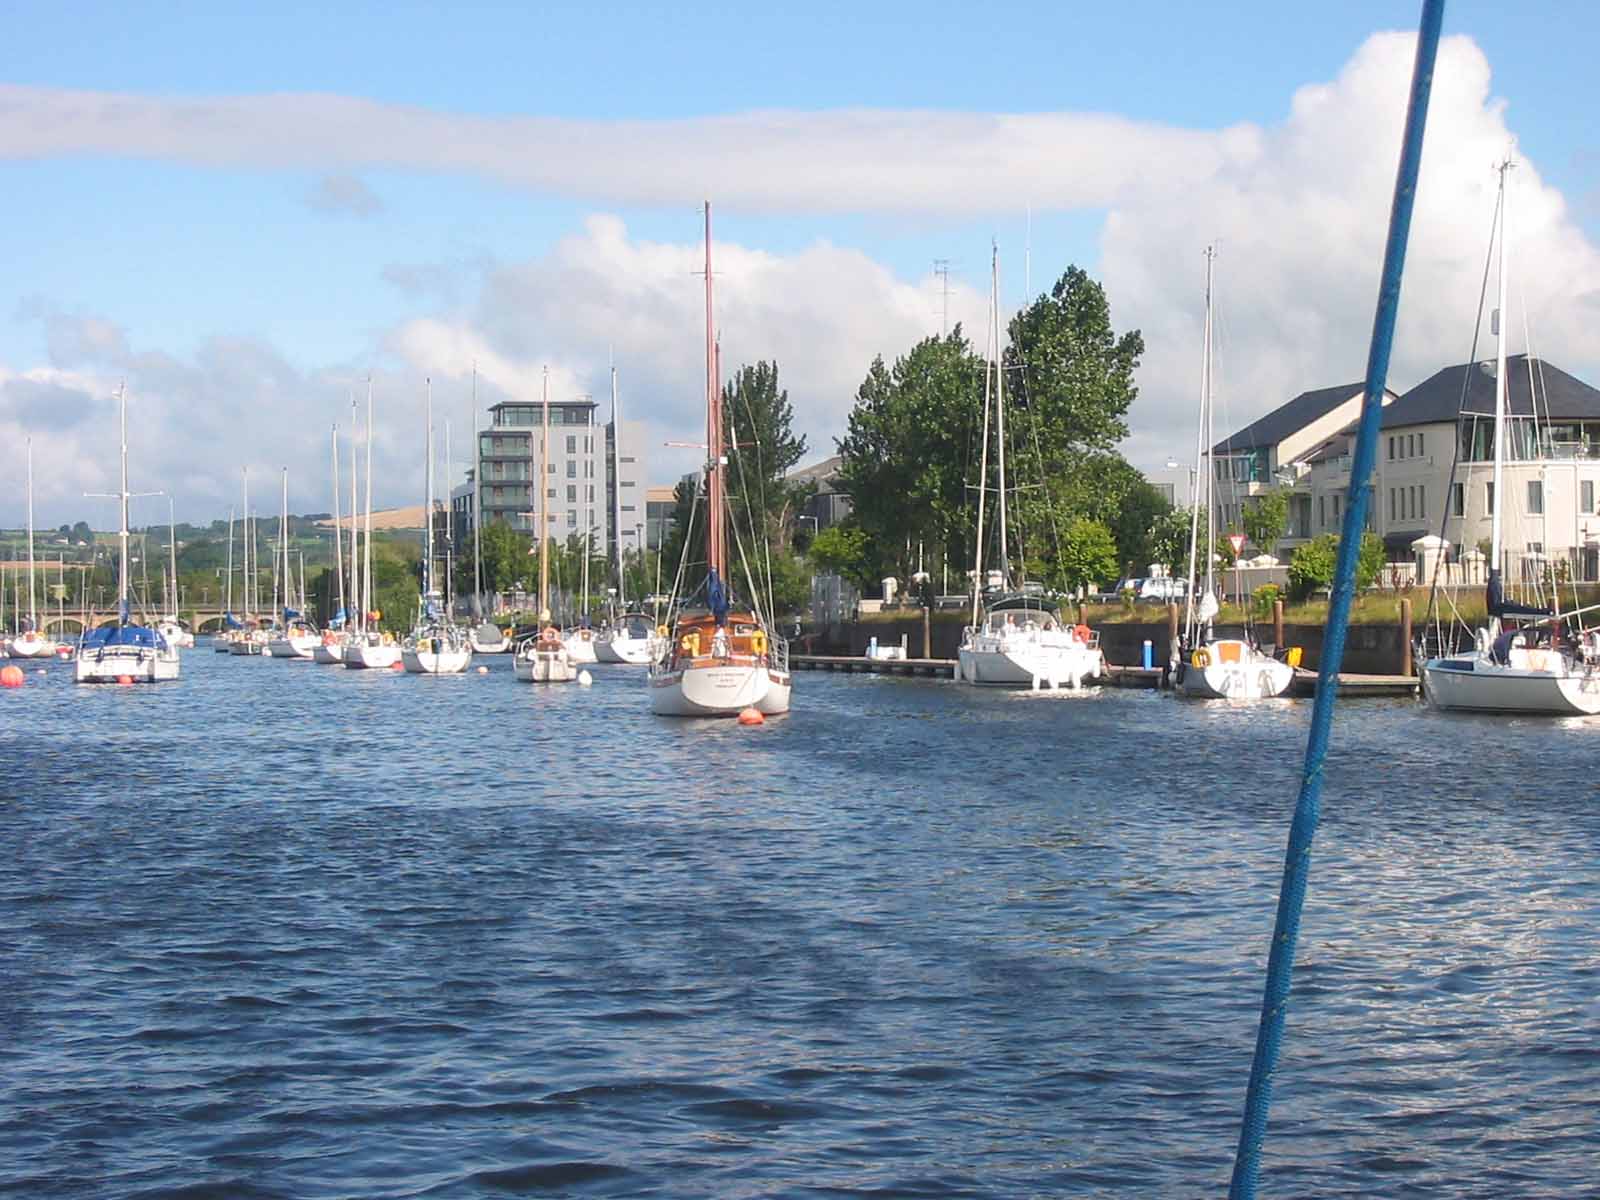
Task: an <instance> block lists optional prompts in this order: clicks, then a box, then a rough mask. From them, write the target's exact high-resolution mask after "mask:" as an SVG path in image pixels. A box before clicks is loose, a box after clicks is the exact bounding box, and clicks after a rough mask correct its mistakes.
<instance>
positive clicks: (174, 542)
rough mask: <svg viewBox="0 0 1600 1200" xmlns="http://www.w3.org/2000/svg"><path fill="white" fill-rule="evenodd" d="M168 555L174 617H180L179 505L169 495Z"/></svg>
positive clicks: (175, 618) (174, 618)
mask: <svg viewBox="0 0 1600 1200" xmlns="http://www.w3.org/2000/svg"><path fill="white" fill-rule="evenodd" d="M167 556H168V558H169V559H170V560H171V567H172V619H173V620H174V621H176V620H177V619H178V507H177V505H176V504H174V503H173V500H172V497H171V496H168V497H167Z"/></svg>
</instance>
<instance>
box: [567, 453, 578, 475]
mask: <svg viewBox="0 0 1600 1200" xmlns="http://www.w3.org/2000/svg"><path fill="white" fill-rule="evenodd" d="M577 477H578V460H577V459H575V458H569V459H567V478H568V479H576V478H577Z"/></svg>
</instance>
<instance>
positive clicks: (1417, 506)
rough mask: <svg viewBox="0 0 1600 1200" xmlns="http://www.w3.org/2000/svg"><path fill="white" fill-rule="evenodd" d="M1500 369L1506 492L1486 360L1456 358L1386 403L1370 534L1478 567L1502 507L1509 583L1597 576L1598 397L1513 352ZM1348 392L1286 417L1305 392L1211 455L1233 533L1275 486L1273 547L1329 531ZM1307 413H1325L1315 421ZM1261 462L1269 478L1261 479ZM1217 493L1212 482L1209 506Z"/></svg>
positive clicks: (1346, 447)
mask: <svg viewBox="0 0 1600 1200" xmlns="http://www.w3.org/2000/svg"><path fill="white" fill-rule="evenodd" d="M1506 365H1507V382H1508V387H1507V413H1508V420H1507V436H1506V442H1507V445H1506V452H1505V456H1504V457H1505V462H1504V465H1503V467H1502V479H1501V492H1502V496H1500V497H1497V496H1496V495H1495V493H1494V487H1493V472H1494V463H1493V460H1494V394H1495V380H1494V371H1495V364H1494V363H1493V362H1492V361H1490V362H1480V363H1466V364H1458V365H1456V366H1452V367H1446V368H1444V369H1443V370H1441V371H1438V372H1436V373H1435V374H1434V375H1433V376H1431V377H1430V378H1428V379H1426V380H1424V381H1423V382H1422V383H1420V384H1418V385H1417V386H1416V387H1414V388H1412V389H1411V390H1410V391H1408V392H1406V393H1405V394H1404V395H1402V396H1398V397H1394V396H1393V395H1392V393H1391V394H1390V395H1387V396H1385V405H1384V409H1383V420H1382V424H1381V426H1380V430H1379V438H1378V455H1377V462H1376V466H1375V471H1374V474H1373V483H1372V484H1371V487H1372V495H1371V503H1370V504H1369V506H1368V518H1367V527H1368V528H1369V529H1372V530H1374V531H1376V532H1377V533H1378V534H1379V535H1380V536H1381V537H1382V538H1383V540H1384V545H1385V549H1386V550H1387V552H1388V556H1389V560H1390V561H1391V562H1395V563H1414V562H1417V561H1418V550H1419V549H1420V547H1418V546H1417V543H1418V541H1419V540H1420V539H1424V538H1435V539H1441V540H1442V544H1443V548H1444V550H1445V553H1446V558H1447V561H1448V562H1452V563H1458V564H1465V565H1466V566H1467V567H1470V568H1474V569H1475V570H1476V569H1481V565H1482V561H1481V559H1480V558H1479V557H1478V547H1479V546H1480V545H1483V544H1487V542H1488V540H1489V536H1490V526H1491V521H1492V519H1493V513H1494V506H1495V504H1496V501H1497V500H1499V502H1500V503H1501V505H1502V509H1501V514H1500V517H1501V522H1502V535H1501V538H1502V542H1503V545H1504V548H1505V555H1506V558H1505V561H1504V562H1503V563H1502V569H1503V571H1504V572H1505V574H1506V577H1507V578H1508V579H1516V578H1518V577H1519V576H1521V575H1523V574H1529V573H1532V572H1534V571H1537V570H1538V569H1539V568H1540V567H1541V565H1542V564H1543V563H1545V562H1546V561H1549V560H1555V561H1557V562H1562V561H1564V562H1565V563H1566V564H1567V569H1568V570H1569V571H1570V572H1571V574H1572V576H1573V577H1574V578H1576V579H1580V580H1587V581H1593V580H1596V579H1600V510H1597V506H1596V500H1597V498H1600V391H1597V390H1596V389H1594V388H1592V387H1590V386H1589V385H1588V384H1586V383H1584V382H1582V381H1581V380H1579V379H1576V378H1574V377H1573V376H1571V375H1569V374H1567V372H1565V371H1563V370H1561V369H1560V368H1558V367H1554V366H1552V365H1550V364H1549V363H1546V362H1542V361H1541V360H1539V359H1536V358H1535V359H1530V358H1528V357H1527V356H1525V355H1517V356H1514V357H1512V358H1510V359H1508V360H1507V364H1506ZM1331 390H1332V391H1333V392H1334V393H1335V394H1337V392H1338V391H1340V390H1341V389H1331ZM1349 391H1350V395H1349V396H1348V399H1346V400H1344V401H1341V402H1338V403H1334V404H1332V405H1328V406H1325V407H1324V406H1321V405H1317V406H1309V408H1307V407H1306V406H1303V411H1302V412H1301V413H1299V414H1295V413H1292V412H1291V411H1290V410H1291V409H1293V407H1294V406H1295V405H1296V404H1297V403H1299V402H1301V401H1304V400H1306V398H1307V397H1314V396H1317V395H1319V393H1305V394H1304V395H1303V396H1300V397H1296V399H1295V400H1294V401H1291V402H1290V403H1289V404H1287V405H1285V406H1284V407H1283V408H1280V409H1278V410H1277V411H1276V412H1274V413H1271V414H1268V416H1267V417H1264V418H1262V420H1261V421H1258V422H1256V423H1255V425H1252V426H1249V427H1248V428H1246V429H1244V430H1241V431H1240V432H1239V433H1238V434H1235V435H1234V436H1233V437H1232V438H1229V439H1228V440H1227V441H1226V442H1223V443H1222V444H1220V445H1219V446H1218V447H1217V451H1216V452H1217V455H1218V462H1217V471H1218V476H1219V479H1224V478H1233V479H1237V483H1236V484H1235V485H1234V488H1235V498H1234V500H1233V507H1232V509H1231V511H1230V514H1229V515H1228V516H1227V518H1226V520H1227V521H1228V523H1229V527H1230V528H1237V526H1238V505H1239V504H1241V503H1243V502H1245V501H1246V500H1247V498H1248V496H1250V495H1257V494H1260V493H1261V492H1263V491H1266V490H1269V489H1270V488H1272V487H1276V486H1283V487H1287V488H1288V489H1289V498H1290V514H1291V519H1290V530H1289V534H1288V535H1287V536H1286V537H1285V538H1284V539H1283V540H1282V542H1281V543H1280V544H1279V546H1277V547H1275V548H1273V549H1272V550H1271V552H1272V553H1274V554H1276V555H1278V556H1279V557H1284V558H1286V557H1287V556H1288V554H1289V553H1290V552H1292V550H1293V548H1294V546H1296V545H1299V544H1301V543H1302V542H1303V541H1304V540H1305V539H1306V538H1308V537H1314V536H1316V535H1318V534H1322V533H1338V532H1339V530H1340V527H1341V524H1342V521H1343V519H1344V509H1343V506H1344V503H1345V499H1346V494H1347V491H1348V488H1349V483H1350V458H1351V452H1352V450H1353V447H1354V443H1355V422H1356V420H1357V419H1358V418H1359V415H1360V399H1361V397H1360V392H1361V389H1360V387H1359V386H1356V387H1354V388H1352V389H1349ZM1535 398H1537V403H1535ZM1316 409H1321V410H1322V411H1321V415H1317V416H1312V415H1311V411H1313V410H1316ZM1334 415H1340V416H1343V417H1344V420H1343V422H1342V423H1341V424H1340V425H1339V426H1338V427H1336V429H1335V430H1334V431H1333V432H1332V434H1331V436H1330V435H1326V434H1325V435H1324V436H1322V437H1321V438H1320V439H1315V440H1314V444H1311V445H1309V446H1308V445H1307V442H1308V441H1311V440H1313V439H1308V438H1307V437H1306V434H1308V433H1311V432H1319V431H1321V430H1322V429H1325V428H1326V425H1327V420H1328V418H1329V417H1332V416H1334ZM1258 427H1260V428H1265V429H1266V431H1267V433H1268V434H1269V435H1271V436H1270V438H1267V437H1263V436H1262V435H1261V433H1260V432H1259V430H1258ZM1252 431H1257V432H1252ZM1296 451H1302V453H1300V455H1299V457H1295V452H1296ZM1258 460H1259V461H1260V462H1262V463H1264V464H1270V465H1269V466H1268V468H1267V469H1268V470H1270V471H1271V472H1272V473H1271V474H1265V475H1264V473H1263V472H1262V471H1261V470H1259V469H1258V468H1257V462H1258ZM1241 464H1242V465H1243V467H1244V468H1246V469H1243V470H1242V469H1241ZM1284 464H1286V465H1284ZM1263 476H1264V477H1263ZM1226 491H1227V487H1226V485H1224V486H1222V487H1219V489H1218V495H1219V504H1221V503H1224V502H1225V497H1224V493H1225V492H1226ZM1258 549H1260V548H1258Z"/></svg>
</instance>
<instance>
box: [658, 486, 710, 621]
mask: <svg viewBox="0 0 1600 1200" xmlns="http://www.w3.org/2000/svg"><path fill="white" fill-rule="evenodd" d="M699 511H700V487H699V485H698V484H696V485H695V489H694V495H693V497H692V498H691V499H690V501H689V520H688V523H687V524H685V525H684V528H683V549H682V551H680V552H679V554H678V573H677V574H676V575H675V576H674V577H673V580H672V590H671V591H670V592H668V593H667V612H668V613H669V614H670V613H671V612H672V610H673V608H674V607H676V605H677V603H678V597H679V595H681V594H682V589H683V572H684V568H685V566H686V565H687V564H688V561H689V554H690V552H691V551H690V547H691V546H692V545H693V543H694V515H695V513H697V512H699ZM656 553H657V554H658V555H659V554H660V553H661V552H660V551H659V550H658V551H656Z"/></svg>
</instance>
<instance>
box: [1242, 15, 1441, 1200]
mask: <svg viewBox="0 0 1600 1200" xmlns="http://www.w3.org/2000/svg"><path fill="white" fill-rule="evenodd" d="M1443 19H1444V0H1424V3H1423V8H1422V21H1421V27H1420V30H1419V32H1418V35H1417V57H1416V63H1415V66H1414V67H1413V71H1412V80H1411V98H1410V102H1409V104H1408V105H1407V110H1406V125H1405V135H1404V138H1403V139H1402V141H1401V151H1400V164H1399V168H1398V170H1397V171H1396V177H1395V187H1394V202H1393V205H1392V208H1391V210H1390V215H1389V233H1388V239H1387V245H1386V246H1385V248H1384V256H1383V274H1382V276H1381V282H1380V284H1379V289H1378V303H1377V312H1376V314H1375V316H1374V318H1373V323H1372V345H1371V348H1370V350H1369V353H1368V358H1367V382H1366V394H1365V395H1364V396H1363V397H1362V401H1361V426H1360V432H1359V433H1358V434H1357V437H1356V452H1355V459H1354V461H1353V462H1352V463H1351V466H1350V483H1349V492H1348V499H1349V503H1348V505H1347V507H1346V508H1345V514H1344V530H1343V532H1344V536H1343V537H1342V538H1341V539H1340V541H1339V561H1338V566H1337V568H1336V569H1335V571H1334V582H1333V592H1332V595H1331V596H1330V598H1329V602H1328V626H1327V632H1326V636H1325V639H1324V642H1323V656H1322V661H1321V663H1320V664H1319V680H1318V687H1317V692H1316V699H1315V700H1314V701H1313V707H1312V712H1311V731H1310V735H1309V737H1308V739H1307V742H1306V757H1305V766H1304V771H1303V774H1302V778H1301V786H1300V795H1299V798H1298V799H1297V800H1296V802H1295V813H1294V822H1293V824H1292V826H1291V828H1290V833H1289V844H1288V848H1287V850H1286V852H1285V856H1284V868H1283V883H1282V886H1281V887H1280V889H1279V893H1278V913H1277V920H1276V924H1275V927H1274V929H1273V934H1272V943H1271V944H1272V949H1271V953H1270V956H1269V959H1268V965H1267V981H1266V986H1265V988H1264V989H1263V995H1262V1003H1261V1022H1260V1026H1259V1028H1258V1031H1257V1036H1256V1050H1255V1058H1254V1061H1253V1062H1252V1063H1251V1067H1250V1084H1249V1088H1248V1090H1247V1092H1246V1095H1245V1110H1244V1118H1243V1120H1242V1122H1241V1124H1240V1130H1239V1147H1238V1153H1237V1156H1236V1157H1235V1159H1234V1166H1233V1177H1232V1180H1231V1181H1230V1183H1229V1187H1228V1195H1229V1198H1230V1200H1254V1197H1255V1194H1256V1181H1257V1177H1258V1175H1259V1173H1260V1167H1261V1144H1262V1142H1263V1140H1264V1139H1265V1137H1266V1132H1267V1114H1268V1110H1269V1109H1270V1108H1271V1104H1272V1074H1273V1071H1274V1070H1275V1069H1276V1067H1277V1061H1278V1051H1279V1048H1280V1046H1281V1044H1282V1040H1283V1025H1284V1017H1285V1012H1286V1009H1287V1007H1288V1002H1289V990H1290V982H1291V977H1292V975H1293V973H1294V955H1295V944H1296V941H1297V940H1298V938H1299V933H1300V913H1301V910H1302V908H1303V907H1304V906H1305V894H1306V886H1307V883H1308V881H1309V878H1310V871H1311V848H1312V843H1313V842H1314V841H1315V839H1316V832H1317V817H1318V809H1319V807H1320V804H1321V798H1322V771H1323V763H1324V760H1325V759H1326V757H1327V752H1328V741H1329V735H1330V733H1331V730H1332V726H1333V710H1334V705H1335V703H1336V701H1337V696H1338V687H1337V681H1338V676H1339V668H1340V667H1341V666H1342V665H1343V660H1344V642H1345V634H1346V632H1347V630H1348V628H1349V624H1350V604H1351V601H1352V600H1353V599H1354V595H1355V577H1356V560H1357V558H1358V556H1359V553H1360V540H1361V530H1362V527H1363V525H1364V524H1365V520H1366V507H1367V480H1368V478H1369V477H1370V476H1371V475H1372V467H1373V461H1374V459H1375V458H1376V457H1377V450H1378V425H1379V422H1380V420H1381V418H1382V415H1383V393H1384V387H1385V384H1386V382H1387V378H1388V374H1389V354H1390V351H1391V350H1392V348H1393V346H1394V326H1395V316H1396V313H1397V311H1398V309H1399V307H1400V281H1401V277H1402V275H1403V274H1404V271H1405V257H1406V242H1407V240H1408V238H1409V236H1410V232H1411V211H1412V205H1413V202H1414V201H1415V199H1416V188H1417V176H1418V174H1419V172H1420V168H1421V166H1422V141H1423V132H1424V130H1425V129H1426V127H1427V123H1428V96H1429V93H1430V91H1431V90H1432V86H1433V68H1434V60H1435V59H1436V58H1437V56H1438V51H1439V27H1440V25H1441V23H1442V22H1443Z"/></svg>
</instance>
